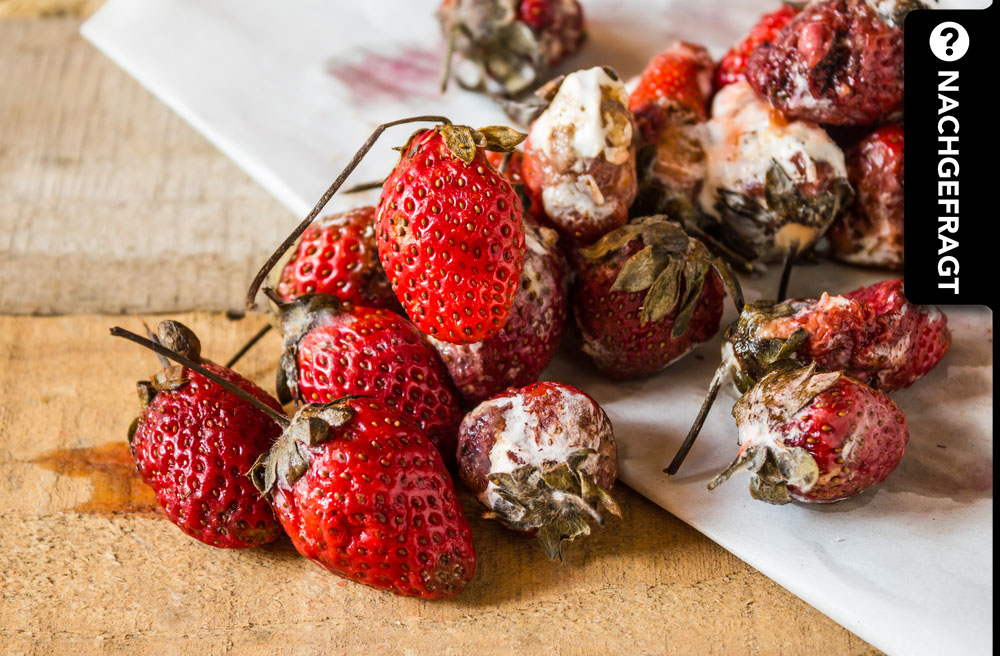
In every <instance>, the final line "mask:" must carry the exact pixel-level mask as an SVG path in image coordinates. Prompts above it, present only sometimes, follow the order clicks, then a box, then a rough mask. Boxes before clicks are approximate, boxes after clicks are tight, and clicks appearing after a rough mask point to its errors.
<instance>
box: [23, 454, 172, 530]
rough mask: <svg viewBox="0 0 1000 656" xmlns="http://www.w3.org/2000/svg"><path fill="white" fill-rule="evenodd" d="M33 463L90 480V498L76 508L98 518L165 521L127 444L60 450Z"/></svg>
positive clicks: (42, 456) (61, 473) (36, 459)
mask: <svg viewBox="0 0 1000 656" xmlns="http://www.w3.org/2000/svg"><path fill="white" fill-rule="evenodd" d="M32 462H33V463H35V464H37V465H39V466H40V467H43V468H44V469H48V470H49V471H53V472H55V473H57V474H60V475H63V476H71V477H73V478H88V479H90V483H91V488H90V489H91V492H90V499H89V500H87V501H85V502H83V503H81V504H78V505H77V506H75V507H74V508H73V510H74V511H76V512H81V513H89V514H96V515H114V514H119V513H128V514H130V515H141V516H146V517H162V518H166V516H165V515H164V514H163V512H162V511H161V510H160V504H159V503H157V501H156V496H155V495H154V494H153V489H152V488H150V487H149V486H148V485H146V483H144V482H143V480H142V477H140V476H139V472H137V471H136V469H135V461H134V460H133V459H132V453H131V451H129V448H128V444H127V443H126V442H124V441H116V442H107V443H105V444H100V445H97V446H92V447H81V448H78V449H57V450H55V451H50V452H48V453H46V454H44V455H41V456H39V457H38V458H35V459H34V460H33V461H32Z"/></svg>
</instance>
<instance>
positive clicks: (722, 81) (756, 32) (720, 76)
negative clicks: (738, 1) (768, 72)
mask: <svg viewBox="0 0 1000 656" xmlns="http://www.w3.org/2000/svg"><path fill="white" fill-rule="evenodd" d="M799 11H801V10H800V9H799V8H797V7H793V6H791V5H781V7H779V8H778V9H775V10H774V11H772V12H770V13H767V14H764V15H763V16H761V18H760V20H759V21H757V24H756V25H754V26H753V27H752V28H750V33H749V34H747V35H746V37H745V38H744V39H743V40H742V41H740V42H739V43H737V44H736V45H734V46H733V47H732V48H730V49H729V51H728V52H726V54H725V55H723V56H722V59H720V60H719V64H718V66H716V67H715V89H716V91H718V90H719V89H721V88H722V87H724V86H726V85H727V84H732V83H733V82H739V81H740V80H745V79H746V68H747V61H748V60H749V59H750V53H752V52H753V51H754V48H756V47H757V46H759V45H761V44H762V43H773V42H774V41H775V40H776V39H777V38H778V35H779V34H780V33H781V30H783V29H784V28H785V25H788V23H789V22H790V21H791V20H792V19H793V18H795V16H796V15H797V14H798V13H799Z"/></svg>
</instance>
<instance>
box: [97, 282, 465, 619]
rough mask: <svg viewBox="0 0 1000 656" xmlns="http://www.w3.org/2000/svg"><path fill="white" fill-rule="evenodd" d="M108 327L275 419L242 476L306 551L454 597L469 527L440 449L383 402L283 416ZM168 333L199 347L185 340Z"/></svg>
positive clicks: (336, 567) (417, 592)
mask: <svg viewBox="0 0 1000 656" xmlns="http://www.w3.org/2000/svg"><path fill="white" fill-rule="evenodd" d="M306 298H308V297H306ZM111 334H112V335H114V336H116V337H124V338H126V339H129V340H131V341H133V342H136V343H138V344H141V345H143V346H145V347H146V348H149V349H151V350H153V351H156V352H157V353H159V354H160V355H162V356H165V357H167V358H169V359H171V360H174V361H175V362H177V363H179V364H181V365H182V366H183V367H184V368H185V369H184V371H185V372H186V371H187V370H188V369H190V370H191V371H192V372H194V373H197V374H199V375H201V376H203V377H204V378H205V379H207V381H209V382H211V384H212V385H213V386H214V387H218V388H219V389H222V390H225V391H226V392H228V393H229V394H232V395H233V396H235V397H237V398H238V399H240V400H242V401H243V402H245V403H248V404H250V405H251V406H253V407H255V408H256V409H257V410H258V411H259V412H260V413H262V414H263V415H264V416H265V417H268V418H269V421H270V422H272V423H273V424H275V425H277V426H279V427H280V430H279V431H278V432H279V433H280V437H279V438H278V440H277V441H276V442H275V443H274V445H273V447H271V448H270V450H266V449H265V450H264V452H263V453H261V454H260V455H259V457H257V458H256V460H255V461H254V463H253V465H252V467H251V468H250V469H249V471H248V474H249V476H248V477H246V478H244V477H243V476H240V477H239V478H240V481H241V482H243V481H251V482H252V483H253V485H254V486H255V487H256V488H257V490H259V491H260V492H261V493H262V494H264V495H266V496H267V497H269V498H270V499H271V500H272V502H273V504H274V506H275V508H276V510H277V513H278V519H279V520H280V522H281V525H282V526H284V527H286V530H287V532H288V535H289V537H290V538H291V539H292V543H293V544H294V545H295V548H296V549H297V550H298V551H299V553H301V554H302V555H303V556H305V557H306V558H309V559H310V560H313V561H315V562H317V563H319V564H320V565H321V566H323V567H325V568H327V569H329V570H331V571H333V572H334V573H336V574H339V575H340V576H344V577H346V578H349V579H351V580H354V581H358V582H360V583H364V584H366V585H370V586H372V587H374V588H378V589H381V590H390V591H392V592H395V593H396V594H399V595H403V596H417V597H423V598H425V599H441V598H444V597H451V596H454V595H456V594H458V593H459V592H460V591H461V589H462V587H463V586H464V585H465V584H466V583H467V582H468V581H469V580H470V579H471V578H472V575H473V573H474V571H475V564H476V554H475V550H474V548H473V545H472V539H471V538H470V536H469V526H468V523H467V522H466V520H465V515H464V514H463V513H462V508H461V506H460V505H459V502H458V500H457V498H456V496H455V488H454V485H453V484H452V482H451V478H450V477H449V476H448V472H447V471H446V470H445V468H444V464H443V462H442V461H441V456H440V455H439V454H438V452H437V451H436V450H435V448H434V447H433V446H432V445H431V443H430V441H429V440H428V439H427V436H426V435H424V434H423V433H422V432H421V431H420V430H419V429H417V428H414V427H413V426H411V425H410V424H408V423H406V421H404V420H403V419H402V417H400V415H399V414H397V413H395V412H393V411H392V410H390V409H389V408H387V407H386V406H385V405H384V404H383V403H381V402H380V401H377V400H375V399H372V398H365V397H357V396H351V397H346V398H343V399H337V400H335V401H331V402H330V403H322V404H319V403H310V404H307V405H304V406H302V407H301V408H299V410H298V411H297V412H296V413H295V416H294V417H292V418H291V419H289V418H288V417H287V416H285V415H283V414H282V413H281V412H279V411H278V410H275V409H274V407H272V405H273V400H269V402H264V401H261V400H260V399H259V398H257V396H255V395H254V394H252V393H249V392H248V391H247V390H245V389H243V388H242V387H240V386H237V385H235V384H233V382H232V381H230V380H228V379H227V377H225V376H223V375H220V373H217V372H216V371H213V370H212V369H210V368H209V366H206V364H199V363H198V362H195V361H194V360H193V359H191V358H189V357H187V356H186V355H185V354H183V353H178V352H176V351H172V350H170V349H168V348H165V347H164V346H162V345H161V344H159V343H157V342H153V341H150V340H147V339H144V338H142V337H139V336H138V335H136V334H134V333H130V332H128V331H127V330H122V329H121V328H112V329H111ZM182 337H183V336H182ZM166 341H168V342H170V341H173V342H174V343H175V344H178V345H179V346H181V347H184V350H185V351H187V352H188V354H189V355H192V354H194V355H196V354H197V349H191V348H189V347H187V345H189V344H191V343H192V340H190V339H187V338H184V339H182V340H180V341H178V340H169V339H168V340H166ZM194 343H195V344H196V343H197V340H194ZM206 389H211V388H208V387H206ZM251 392H252V390H251ZM199 405H204V404H199ZM227 446H229V445H227ZM237 447H238V445H232V451H233V452H234V453H236V452H238V451H239V449H238V448H237ZM254 498H255V499H256V500H257V501H258V502H260V503H264V502H263V500H262V499H261V497H259V496H254ZM265 507H267V506H266V504H265ZM271 518H272V522H273V521H274V515H273V514H272V515H271Z"/></svg>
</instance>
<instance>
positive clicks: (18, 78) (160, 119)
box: [0, 19, 300, 314]
mask: <svg viewBox="0 0 1000 656" xmlns="http://www.w3.org/2000/svg"><path fill="white" fill-rule="evenodd" d="M78 29H79V21H77V20H67V19H52V20H39V21H4V22H0V89H3V93H0V280H2V281H3V284H2V285H0V312H5V313H17V314H30V313H34V314H64V313H73V312H108V313H117V312H132V311H162V312H169V311H176V310H178V309H188V310H220V311H221V310H227V309H230V308H239V307H242V297H243V294H244V293H245V290H246V286H247V285H248V284H249V281H250V279H251V278H252V277H253V274H254V273H255V272H256V268H257V266H259V265H260V263H261V262H263V261H264V259H266V257H267V256H268V255H269V254H270V252H271V250H272V249H273V248H274V246H275V245H276V244H278V243H279V242H280V241H281V239H282V237H284V235H285V234H286V233H287V232H288V231H289V230H291V228H292V227H293V226H294V225H295V224H296V223H297V221H298V218H300V217H295V216H292V215H291V214H290V213H289V212H288V211H287V210H285V209H284V208H283V207H281V206H280V205H279V204H278V203H277V201H275V200H274V199H273V198H271V197H270V196H269V195H268V194H267V193H265V192H264V191H263V190H262V189H261V188H260V187H259V186H257V184H256V183H254V182H253V181H252V180H251V179H250V178H249V177H247V176H246V174H244V173H243V172H242V171H241V170H239V169H238V168H237V167H236V166H235V165H234V164H232V163H231V162H230V161H229V160H227V159H226V158H225V157H223V156H222V155H221V154H220V153H219V152H218V151H217V150H215V148H214V147H213V146H211V145H210V144H209V143H207V142H206V141H205V140H204V139H203V138H202V137H201V136H200V135H199V134H197V133H196V132H195V131H194V130H193V129H192V128H191V127H190V126H188V125H187V124H186V123H184V121H182V120H181V119H180V118H179V117H177V116H176V115H175V114H174V113H173V112H172V111H170V110H169V109H167V108H166V107H165V106H164V105H162V104H161V103H160V102H159V101H158V100H157V99H156V98H154V97H153V96H152V95H150V94H149V93H148V92H147V91H146V90H145V89H143V88H142V87H141V86H139V84H138V83H136V82H135V81H134V80H133V79H132V78H130V77H129V76H128V75H127V74H126V73H124V72H123V71H121V70H120V69H118V68H117V67H116V66H115V65H114V64H113V63H111V62H110V61H109V60H107V59H106V58H104V56H103V55H101V54H100V53H99V52H97V51H96V50H94V48H93V47H92V46H90V45H89V44H88V43H86V42H85V41H84V40H83V39H82V38H81V37H80V36H79V34H77V30H78ZM154 225H155V230H153V229H151V226H154ZM154 233H155V235H156V237H155V239H154V238H151V234H154Z"/></svg>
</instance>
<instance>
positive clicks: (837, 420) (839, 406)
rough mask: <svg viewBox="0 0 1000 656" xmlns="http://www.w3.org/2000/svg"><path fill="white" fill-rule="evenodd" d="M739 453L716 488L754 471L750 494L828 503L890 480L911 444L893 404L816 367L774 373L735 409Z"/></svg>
mask: <svg viewBox="0 0 1000 656" xmlns="http://www.w3.org/2000/svg"><path fill="white" fill-rule="evenodd" d="M733 416H734V417H735V418H736V424H737V426H738V427H739V442H740V452H739V455H738V456H737V458H736V460H735V461H734V462H733V464H732V465H730V466H729V467H728V468H727V469H726V471H724V472H723V473H722V474H720V475H719V476H718V477H716V478H715V479H714V480H713V481H712V482H711V483H710V484H709V489H714V488H715V487H717V486H718V485H720V484H721V483H722V482H724V481H725V480H726V479H728V478H729V477H730V476H731V475H732V474H733V473H734V472H736V471H739V470H740V469H748V470H750V471H751V472H752V473H753V476H751V478H750V494H751V495H752V496H753V497H754V498H755V499H758V500H760V501H766V502H768V503H775V504H783V503H788V502H789V501H799V502H802V503H829V502H832V501H841V500H843V499H847V498H850V497H853V496H855V495H856V494H858V493H860V492H862V491H864V490H866V489H867V488H869V487H871V486H873V485H877V484H879V483H881V482H882V481H884V480H885V479H886V478H887V477H888V476H889V474H891V473H892V471H893V470H894V469H895V468H896V465H898V464H899V461H900V459H901V458H902V457H903V452H904V451H905V450H906V443H907V441H908V440H909V438H910V435H909V431H908V430H907V427H906V418H905V417H904V416H903V413H902V412H900V410H899V408H898V407H896V404H895V403H893V402H892V400H891V399H890V398H889V397H888V396H886V395H885V394H882V393H881V392H878V391H877V390H874V389H872V388H870V387H868V386H867V385H865V384H864V383H861V382H859V381H857V380H854V379H853V378H849V377H847V376H845V375H844V374H843V373H842V372H831V373H818V372H817V371H816V367H815V365H810V366H809V367H804V368H801V369H795V370H792V371H787V372H774V373H771V374H768V375H767V376H766V377H765V378H764V379H763V380H761V381H760V382H759V383H758V384H757V385H755V386H754V387H753V388H751V390H750V391H749V392H747V393H746V394H744V395H743V397H741V398H740V400H739V401H737V402H736V405H735V406H734V407H733Z"/></svg>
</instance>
